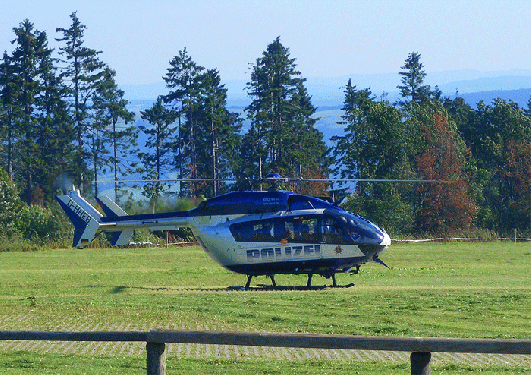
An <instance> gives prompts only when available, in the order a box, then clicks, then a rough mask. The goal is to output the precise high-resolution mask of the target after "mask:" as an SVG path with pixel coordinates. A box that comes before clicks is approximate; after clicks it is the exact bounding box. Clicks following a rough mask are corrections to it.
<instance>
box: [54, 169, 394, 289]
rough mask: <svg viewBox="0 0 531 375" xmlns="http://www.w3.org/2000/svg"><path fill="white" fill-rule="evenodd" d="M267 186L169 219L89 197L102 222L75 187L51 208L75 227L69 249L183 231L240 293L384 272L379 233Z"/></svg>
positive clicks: (273, 177)
mask: <svg viewBox="0 0 531 375" xmlns="http://www.w3.org/2000/svg"><path fill="white" fill-rule="evenodd" d="M266 180H267V181H269V182H270V183H271V184H272V188H271V189H269V190H268V191H239V192H231V193H227V194H223V195H220V196H217V197H214V198H210V199H207V200H205V201H203V202H201V204H200V205H199V206H198V207H196V208H194V209H192V210H189V211H179V212H171V213H158V214H157V213H155V214H141V215H127V213H126V212H125V211H124V210H123V209H122V208H120V207H119V206H118V205H117V204H116V203H115V202H114V201H112V200H111V199H110V198H108V197H106V196H102V197H96V200H97V201H98V204H99V205H100V206H101V208H102V210H103V213H104V215H102V214H101V213H100V212H99V211H98V210H97V209H96V208H95V207H94V206H92V205H91V204H90V203H89V202H88V201H87V200H85V199H84V198H83V197H82V196H81V195H80V193H79V191H78V190H76V189H75V188H74V187H72V188H71V190H70V191H69V192H67V193H66V194H64V195H59V196H57V200H58V201H59V203H60V205H61V207H62V208H63V210H64V211H65V213H66V214H67V215H68V217H69V219H70V221H71V222H72V224H73V225H74V229H75V230H74V240H73V246H74V247H85V246H88V245H89V244H90V243H91V242H92V240H93V239H94V236H95V235H96V234H97V233H98V232H99V231H103V232H112V233H113V236H112V244H113V245H116V246H125V245H128V244H129V241H130V239H131V236H132V235H133V232H134V230H135V229H140V228H148V229H150V230H175V229H177V228H181V227H188V228H190V229H191V231H192V233H193V235H194V237H195V238H196V240H197V242H198V243H199V244H200V245H201V246H202V247H203V249H204V250H205V252H206V253H207V254H208V255H209V256H210V257H211V258H212V259H214V260H215V261H216V262H217V263H219V264H220V265H221V266H223V267H225V268H227V269H229V270H230V271H233V272H236V273H239V274H243V275H247V283H246V284H245V289H248V288H249V287H250V284H251V279H252V278H253V277H257V276H268V277H269V278H270V279H271V282H272V285H273V287H276V286H277V284H276V281H275V275H277V274H296V275H299V274H302V275H307V277H308V280H307V284H306V286H307V287H308V288H311V285H312V276H313V275H320V276H323V277H325V278H332V284H333V286H334V287H337V282H336V274H337V273H346V272H352V273H357V272H358V270H359V268H360V266H361V265H362V264H365V263H368V262H376V263H379V264H382V265H384V266H386V265H385V263H383V262H382V261H381V260H380V258H379V256H380V254H382V253H383V252H384V251H385V250H386V249H387V248H388V247H389V245H390V244H391V239H390V237H389V235H388V234H387V233H386V232H385V230H383V229H382V228H380V227H378V226H377V225H376V224H373V223H372V222H370V221H369V220H367V219H365V218H363V217H361V216H359V215H356V214H353V213H350V212H347V211H345V210H344V209H342V208H341V207H339V206H338V205H337V204H335V203H333V202H330V201H328V200H326V199H321V198H316V197H312V196H307V195H301V194H296V193H293V192H290V191H283V190H279V189H278V183H279V182H286V181H288V180H289V179H286V178H283V177H281V176H280V175H278V174H269V175H268V176H267V177H266ZM297 181H318V180H314V179H305V180H303V179H297ZM320 181H322V180H320ZM357 181H364V180H357ZM365 181H372V180H365ZM387 181H394V180H387ZM386 267H387V266H386ZM351 285H354V284H349V285H348V286H351Z"/></svg>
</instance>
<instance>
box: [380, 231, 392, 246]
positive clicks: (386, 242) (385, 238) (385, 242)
mask: <svg viewBox="0 0 531 375" xmlns="http://www.w3.org/2000/svg"><path fill="white" fill-rule="evenodd" d="M380 244H381V245H383V246H390V245H391V237H389V235H388V234H387V232H383V238H382V242H381V243H380Z"/></svg>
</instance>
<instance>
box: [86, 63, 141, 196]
mask: <svg viewBox="0 0 531 375" xmlns="http://www.w3.org/2000/svg"><path fill="white" fill-rule="evenodd" d="M115 76H116V72H115V71H114V70H112V69H111V68H109V67H106V68H105V69H104V71H103V75H102V79H101V80H100V81H98V82H97V83H96V91H95V93H94V98H93V102H94V111H95V116H94V121H93V129H94V131H95V134H98V132H99V131H101V139H102V146H103V149H102V150H99V153H98V154H94V176H95V182H96V195H97V194H98V184H97V182H98V178H97V173H98V170H97V168H96V166H97V164H98V159H101V153H102V152H105V153H107V152H110V153H111V157H110V158H108V159H106V161H105V163H103V164H104V165H105V164H107V165H110V167H111V170H112V171H113V173H114V181H115V185H114V190H115V197H116V199H118V197H119V192H118V186H119V185H118V182H116V181H118V179H119V174H120V175H121V174H123V173H127V172H130V171H131V166H130V164H129V163H127V164H126V163H124V159H125V158H127V156H128V155H131V154H132V153H134V152H135V150H134V149H132V147H134V146H136V140H137V137H138V133H137V128H136V127H135V126H133V125H130V126H128V123H131V122H132V121H133V120H134V118H135V114H134V113H133V112H131V111H129V110H128V109H127V107H126V106H127V103H128V102H127V100H125V99H124V92H123V90H120V89H118V86H117V84H116V81H115V80H114V77H115ZM119 121H122V123H119Z"/></svg>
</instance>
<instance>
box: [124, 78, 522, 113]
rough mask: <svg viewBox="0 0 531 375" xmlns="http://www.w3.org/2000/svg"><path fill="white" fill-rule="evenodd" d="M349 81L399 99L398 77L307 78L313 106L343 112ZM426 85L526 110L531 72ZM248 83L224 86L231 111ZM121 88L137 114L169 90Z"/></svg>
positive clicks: (243, 99) (244, 101)
mask: <svg viewBox="0 0 531 375" xmlns="http://www.w3.org/2000/svg"><path fill="white" fill-rule="evenodd" d="M349 78H350V79H352V84H353V85H355V86H356V87H357V88H358V89H365V88H369V89H370V90H371V91H372V92H373V94H374V95H375V96H377V97H381V96H382V95H384V96H385V97H386V98H387V99H388V100H389V101H391V102H394V101H396V100H397V99H398V98H399V91H398V90H397V88H396V87H397V86H398V85H399V84H400V75H399V74H398V73H385V74H366V75H360V74H353V75H350V76H341V77H333V78H323V77H313V78H308V79H307V82H306V87H307V89H308V92H309V94H310V95H311V96H312V102H313V104H314V105H315V106H317V107H320V108H340V107H341V105H342V103H343V99H344V90H345V86H346V84H347V82H348V80H349ZM425 82H426V84H428V85H430V86H431V87H432V88H435V86H438V87H439V89H440V90H441V91H442V92H443V93H444V95H445V96H447V97H449V98H455V96H456V93H457V94H458V95H459V96H461V97H463V98H465V100H466V101H467V103H469V104H470V105H471V106H473V107H475V106H476V104H477V103H478V102H479V101H480V100H483V101H484V102H486V103H491V102H492V100H493V99H494V98H497V97H500V98H502V99H505V100H514V101H515V102H517V103H518V104H519V105H520V106H521V107H524V106H527V101H528V100H529V97H530V91H529V90H531V69H530V70H508V71H497V72H481V71H477V70H460V71H450V72H435V73H427V75H426V79H425ZM246 83H247V81H245V80H235V81H226V82H224V85H225V87H226V88H227V96H228V103H227V104H228V106H229V107H231V108H233V109H234V108H240V109H241V108H245V107H246V106H247V105H248V104H249V103H250V99H249V97H248V95H247V91H246V90H245V87H246ZM121 88H122V90H124V91H125V97H126V99H128V100H129V101H131V102H133V103H136V104H135V105H134V107H135V108H134V109H135V110H136V109H139V110H143V109H145V108H143V107H142V102H150V103H152V102H153V101H155V100H156V98H157V96H159V95H163V94H166V93H167V88H166V86H165V84H164V82H162V81H161V82H156V83H153V84H148V85H124V86H122V87H121ZM148 106H149V105H148ZM146 108H147V107H146Z"/></svg>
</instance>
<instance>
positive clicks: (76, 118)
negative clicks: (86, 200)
mask: <svg viewBox="0 0 531 375" xmlns="http://www.w3.org/2000/svg"><path fill="white" fill-rule="evenodd" d="M70 18H71V19H72V24H71V26H70V28H68V29H65V28H57V29H56V31H57V32H60V33H62V34H63V37H62V38H59V39H56V40H57V41H59V42H65V44H66V45H65V46H64V47H60V48H59V50H60V54H61V55H62V56H63V57H64V58H65V61H64V62H65V63H66V65H65V66H64V68H63V72H62V75H61V76H62V78H63V79H64V80H65V81H67V82H68V83H69V100H70V101H71V105H72V115H71V116H72V119H73V123H74V128H75V131H76V142H77V152H76V165H75V167H76V169H77V171H76V174H77V176H78V177H77V180H78V181H77V184H78V185H79V189H80V190H81V192H83V189H84V187H85V182H86V180H87V178H86V174H87V173H88V168H87V164H86V160H85V159H86V158H87V157H88V155H87V150H86V149H85V136H86V133H87V129H86V127H87V121H88V120H89V111H90V107H91V105H92V101H91V99H92V96H93V95H94V91H95V84H96V82H97V81H99V80H100V79H101V77H102V75H103V69H104V64H103V63H102V62H101V61H100V60H99V58H98V55H99V54H100V53H101V52H100V51H96V50H94V49H92V48H88V47H85V45H84V44H85V42H84V39H83V37H84V33H85V29H86V26H85V25H83V24H82V23H81V22H80V20H79V18H78V17H77V14H76V12H74V13H72V14H71V15H70Z"/></svg>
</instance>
